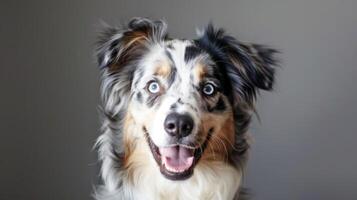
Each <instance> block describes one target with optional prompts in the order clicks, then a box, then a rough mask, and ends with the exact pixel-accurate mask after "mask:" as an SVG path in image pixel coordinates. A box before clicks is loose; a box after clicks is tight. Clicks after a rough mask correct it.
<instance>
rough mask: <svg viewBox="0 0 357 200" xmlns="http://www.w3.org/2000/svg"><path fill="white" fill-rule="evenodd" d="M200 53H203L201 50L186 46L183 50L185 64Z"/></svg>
mask: <svg viewBox="0 0 357 200" xmlns="http://www.w3.org/2000/svg"><path fill="white" fill-rule="evenodd" d="M201 53H203V51H202V49H200V48H198V47H196V46H193V45H190V46H187V47H186V49H185V57H184V59H185V62H186V63H187V62H189V61H190V60H192V59H194V58H196V57H197V56H198V55H199V54H201Z"/></svg>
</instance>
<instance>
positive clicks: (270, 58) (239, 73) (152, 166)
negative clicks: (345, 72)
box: [95, 18, 276, 200]
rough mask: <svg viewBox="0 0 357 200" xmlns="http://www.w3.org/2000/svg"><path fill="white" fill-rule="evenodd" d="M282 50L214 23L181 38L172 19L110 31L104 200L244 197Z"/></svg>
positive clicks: (104, 45)
mask: <svg viewBox="0 0 357 200" xmlns="http://www.w3.org/2000/svg"><path fill="white" fill-rule="evenodd" d="M274 53H276V50H274V49H271V48H268V47H266V46H263V45H257V44H247V43H243V42H240V41H238V40H237V39H235V38H234V37H232V36H230V35H228V34H226V33H225V32H224V31H223V30H222V29H216V28H214V27H213V26H212V25H211V24H210V25H208V26H207V27H206V28H205V29H204V30H202V31H198V36H197V39H193V40H187V39H174V38H171V37H169V35H168V33H167V25H166V23H165V22H163V21H153V20H150V19H146V18H134V19H132V20H131V21H130V22H129V23H128V25H127V26H124V27H121V28H110V27H106V28H105V30H104V31H103V32H102V34H101V36H100V37H99V41H98V46H97V49H96V56H97V59H98V65H99V67H100V69H101V79H102V85H101V100H102V106H101V113H102V117H103V121H102V129H101V131H102V134H101V135H100V137H99V138H98V140H97V143H96V147H97V150H98V153H99V160H100V161H101V178H102V182H103V183H102V184H101V186H99V187H97V189H96V191H95V198H96V199H98V200H120V199H125V200H126V199H128V200H160V199H162V200H167V199H179V200H190V199H192V200H198V199H204V200H206V199H214V200H230V199H241V197H242V196H241V195H240V194H241V193H242V190H241V181H242V174H243V169H244V166H245V163H246V160H247V153H248V149H249V137H248V134H247V129H248V126H249V124H250V121H251V116H252V114H254V111H255V109H254V101H255V99H256V96H257V93H258V90H259V89H262V90H271V89H272V85H273V82H274V66H275V65H276V59H275V58H274Z"/></svg>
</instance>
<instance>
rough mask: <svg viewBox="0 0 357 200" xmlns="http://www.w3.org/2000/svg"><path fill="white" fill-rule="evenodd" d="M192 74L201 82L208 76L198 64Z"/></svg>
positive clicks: (203, 67) (205, 69)
mask: <svg viewBox="0 0 357 200" xmlns="http://www.w3.org/2000/svg"><path fill="white" fill-rule="evenodd" d="M193 74H194V76H195V78H196V79H197V80H198V81H201V80H203V78H204V77H205V76H206V75H207V74H208V69H207V68H206V67H205V66H204V65H203V64H202V63H200V62H199V63H197V64H196V65H195V66H194V68H193Z"/></svg>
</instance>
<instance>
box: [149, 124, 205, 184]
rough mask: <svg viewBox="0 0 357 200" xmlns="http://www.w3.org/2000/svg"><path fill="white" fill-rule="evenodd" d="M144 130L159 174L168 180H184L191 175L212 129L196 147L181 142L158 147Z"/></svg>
mask: <svg viewBox="0 0 357 200" xmlns="http://www.w3.org/2000/svg"><path fill="white" fill-rule="evenodd" d="M144 132H145V134H146V138H147V141H148V144H149V146H150V150H151V153H152V154H153V156H154V159H155V160H156V162H157V164H158V165H159V167H160V172H161V174H163V175H164V176H165V177H166V178H168V179H170V180H185V179H188V178H190V177H191V176H192V175H193V170H194V167H195V165H196V164H197V163H198V161H199V159H200V158H201V156H202V154H203V152H204V150H205V148H206V146H207V143H208V140H209V138H210V136H211V132H212V130H210V131H209V133H208V135H207V138H206V140H205V142H204V143H203V144H202V145H201V146H200V147H198V148H193V147H189V146H186V145H181V144H177V145H174V146H170V147H158V146H156V145H155V144H154V142H153V141H152V140H151V138H150V136H149V134H148V132H147V130H146V128H144Z"/></svg>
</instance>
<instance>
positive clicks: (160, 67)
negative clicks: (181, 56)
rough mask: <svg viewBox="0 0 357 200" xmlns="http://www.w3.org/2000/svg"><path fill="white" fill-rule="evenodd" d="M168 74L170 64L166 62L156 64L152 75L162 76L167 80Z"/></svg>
mask: <svg viewBox="0 0 357 200" xmlns="http://www.w3.org/2000/svg"><path fill="white" fill-rule="evenodd" d="M170 73H171V67H170V64H169V63H168V62H167V61H160V62H159V63H158V64H157V67H156V69H155V73H154V74H155V75H156V76H162V77H164V78H167V77H168V76H169V75H170Z"/></svg>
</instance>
